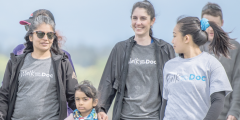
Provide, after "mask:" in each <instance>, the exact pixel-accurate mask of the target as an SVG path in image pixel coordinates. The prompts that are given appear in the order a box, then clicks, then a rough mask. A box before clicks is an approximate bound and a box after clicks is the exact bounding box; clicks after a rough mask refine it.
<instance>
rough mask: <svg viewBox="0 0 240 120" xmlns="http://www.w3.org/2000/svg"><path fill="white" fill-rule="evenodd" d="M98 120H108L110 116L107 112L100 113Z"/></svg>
mask: <svg viewBox="0 0 240 120" xmlns="http://www.w3.org/2000/svg"><path fill="white" fill-rule="evenodd" d="M98 120H108V116H107V114H106V113H105V112H99V113H98Z"/></svg>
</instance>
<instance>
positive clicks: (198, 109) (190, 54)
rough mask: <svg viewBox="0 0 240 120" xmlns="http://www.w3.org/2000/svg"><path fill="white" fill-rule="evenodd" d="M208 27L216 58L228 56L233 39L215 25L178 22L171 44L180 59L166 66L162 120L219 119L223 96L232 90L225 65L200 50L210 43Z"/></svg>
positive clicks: (189, 19) (191, 20)
mask: <svg viewBox="0 0 240 120" xmlns="http://www.w3.org/2000/svg"><path fill="white" fill-rule="evenodd" d="M208 27H212V29H213V30H214V39H213V42H212V44H210V49H211V50H212V51H213V52H214V54H215V55H216V56H220V55H224V56H226V57H228V53H229V51H228V48H232V45H231V44H230V43H229V40H230V39H229V37H228V35H227V33H225V32H224V31H223V30H222V29H221V28H220V27H218V26H217V25H216V24H215V23H214V22H211V21H208V20H207V19H204V18H203V19H202V20H201V21H200V20H199V19H198V18H196V17H185V18H180V19H178V22H177V25H176V26H175V28H174V31H173V37H174V38H173V40H172V43H173V46H174V50H175V52H176V53H179V55H180V57H177V58H174V59H172V60H170V61H168V62H167V63H166V64H165V67H164V71H163V72H164V87H163V103H162V108H161V120H162V119H164V120H216V119H217V118H218V116H219V114H220V113H221V111H222V110H223V106H224V97H225V96H226V95H227V94H228V93H230V92H231V91H232V88H231V86H230V83H229V80H228V77H227V75H226V72H225V70H224V68H223V66H222V64H221V63H220V62H219V61H218V60H217V59H216V58H215V57H214V56H212V55H210V54H208V53H206V52H201V50H200V48H199V46H201V45H203V44H204V43H206V42H207V40H208V36H207V33H206V32H205V31H206V29H207V28H208ZM163 117H164V118H163Z"/></svg>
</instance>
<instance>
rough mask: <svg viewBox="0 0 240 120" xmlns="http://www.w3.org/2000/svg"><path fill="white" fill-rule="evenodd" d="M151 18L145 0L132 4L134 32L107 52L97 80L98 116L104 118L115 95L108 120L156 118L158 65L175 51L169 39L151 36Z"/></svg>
mask: <svg viewBox="0 0 240 120" xmlns="http://www.w3.org/2000/svg"><path fill="white" fill-rule="evenodd" d="M155 19H156V18H155V10H154V7H153V5H152V4H151V3H150V2H149V1H147V0H144V1H140V2H137V3H135V4H134V5H133V8H132V13H131V21H132V24H131V25H132V29H133V31H134V32H135V35H134V36H132V37H130V38H129V39H127V40H125V41H122V42H119V43H117V44H116V45H115V47H114V48H113V50H112V52H111V54H110V56H109V59H108V62H107V64H106V67H105V70H104V72H103V75H102V78H101V81H100V84H99V92H100V94H101V96H100V98H99V105H100V110H99V111H100V112H99V113H98V119H100V120H106V119H107V115H106V113H107V112H108V110H109V107H110V106H111V104H112V101H113V99H114V97H115V95H116V98H115V104H114V109H113V118H112V120H146V119H147V120H159V111H160V105H161V99H162V96H161V91H162V85H163V84H162V81H163V79H162V77H161V76H162V69H163V66H164V64H165V62H167V61H168V60H169V59H171V58H174V57H175V53H174V50H173V48H172V46H171V45H170V44H169V43H167V42H165V41H163V40H161V39H157V38H155V37H153V32H152V26H153V24H154V22H155Z"/></svg>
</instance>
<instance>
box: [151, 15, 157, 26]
mask: <svg viewBox="0 0 240 120" xmlns="http://www.w3.org/2000/svg"><path fill="white" fill-rule="evenodd" d="M155 20H156V18H155V17H154V18H153V19H152V20H151V26H153V24H154V23H155Z"/></svg>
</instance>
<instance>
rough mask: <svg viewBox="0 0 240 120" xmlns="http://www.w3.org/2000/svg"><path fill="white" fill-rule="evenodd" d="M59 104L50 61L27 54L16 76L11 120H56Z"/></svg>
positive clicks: (49, 59)
mask: <svg viewBox="0 0 240 120" xmlns="http://www.w3.org/2000/svg"><path fill="white" fill-rule="evenodd" d="M58 119H59V102H58V97H57V84H56V78H55V74H54V69H53V64H52V59H51V58H47V59H41V60H40V59H34V58H33V57H32V56H31V53H29V54H27V56H26V58H25V60H24V64H23V66H22V68H21V70H20V74H19V76H18V92H17V98H16V103H15V107H14V112H13V115H12V120H58Z"/></svg>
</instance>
